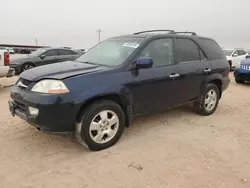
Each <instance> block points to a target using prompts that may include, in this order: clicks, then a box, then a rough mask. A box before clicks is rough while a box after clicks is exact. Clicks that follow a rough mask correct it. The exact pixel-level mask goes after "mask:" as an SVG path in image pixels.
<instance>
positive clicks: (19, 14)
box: [0, 0, 250, 49]
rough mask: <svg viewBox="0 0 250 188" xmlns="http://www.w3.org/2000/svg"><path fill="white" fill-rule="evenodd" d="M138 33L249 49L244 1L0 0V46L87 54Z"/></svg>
mask: <svg viewBox="0 0 250 188" xmlns="http://www.w3.org/2000/svg"><path fill="white" fill-rule="evenodd" d="M99 28H100V29H101V30H102V32H101V40H104V39H107V38H109V37H113V36H117V35H123V34H129V33H133V32H136V31H141V30H150V29H173V30H175V31H187V30H188V31H195V32H196V33H197V34H198V35H201V36H206V37H212V38H213V39H215V40H216V41H217V42H218V43H219V44H220V46H221V47H224V48H234V47H242V48H247V49H250V0H238V1H233V0H92V1H90V0H1V5H0V44H1V43H7V44H29V45H35V44H36V38H37V40H38V45H49V46H54V47H62V46H69V47H72V48H90V47H92V46H93V45H95V44H97V42H98V33H97V30H98V29H99Z"/></svg>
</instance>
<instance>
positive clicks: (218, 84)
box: [208, 79, 222, 98]
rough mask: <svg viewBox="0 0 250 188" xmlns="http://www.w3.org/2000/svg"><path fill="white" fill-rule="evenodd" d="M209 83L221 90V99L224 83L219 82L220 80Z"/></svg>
mask: <svg viewBox="0 0 250 188" xmlns="http://www.w3.org/2000/svg"><path fill="white" fill-rule="evenodd" d="M208 83H212V84H215V85H216V86H217V87H218V88H219V92H220V98H221V94H222V81H221V80H219V79H216V80H212V81H210V82H208Z"/></svg>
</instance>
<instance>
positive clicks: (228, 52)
mask: <svg viewBox="0 0 250 188" xmlns="http://www.w3.org/2000/svg"><path fill="white" fill-rule="evenodd" d="M223 52H224V54H225V55H226V56H231V55H232V52H233V50H223Z"/></svg>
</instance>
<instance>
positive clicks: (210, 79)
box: [200, 73, 223, 94]
mask: <svg viewBox="0 0 250 188" xmlns="http://www.w3.org/2000/svg"><path fill="white" fill-rule="evenodd" d="M222 80H223V76H222V75H221V74H219V73H213V74H210V75H208V76H207V78H206V80H205V81H204V82H203V83H202V85H201V89H200V94H202V92H203V90H204V88H205V86H206V85H207V84H208V83H211V82H220V83H221V84H222ZM219 90H220V92H221V88H219Z"/></svg>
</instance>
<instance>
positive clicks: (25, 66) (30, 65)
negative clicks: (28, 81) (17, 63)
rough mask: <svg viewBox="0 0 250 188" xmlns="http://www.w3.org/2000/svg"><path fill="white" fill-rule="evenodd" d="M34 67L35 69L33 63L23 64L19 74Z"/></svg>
mask: <svg viewBox="0 0 250 188" xmlns="http://www.w3.org/2000/svg"><path fill="white" fill-rule="evenodd" d="M34 67H35V65H34V64H33V63H24V64H23V65H22V68H21V72H23V71H26V70H29V69H32V68H34Z"/></svg>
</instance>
